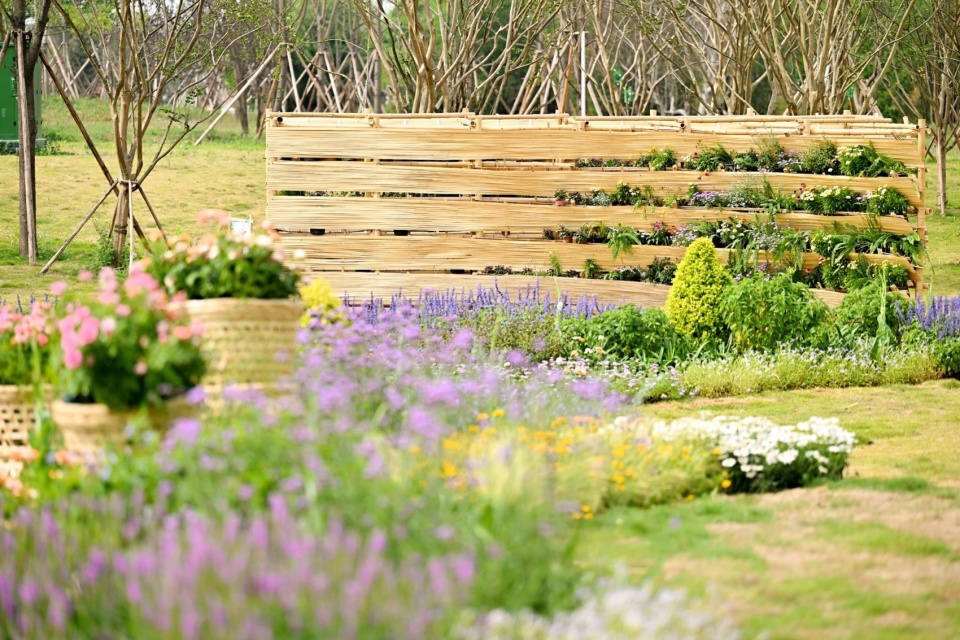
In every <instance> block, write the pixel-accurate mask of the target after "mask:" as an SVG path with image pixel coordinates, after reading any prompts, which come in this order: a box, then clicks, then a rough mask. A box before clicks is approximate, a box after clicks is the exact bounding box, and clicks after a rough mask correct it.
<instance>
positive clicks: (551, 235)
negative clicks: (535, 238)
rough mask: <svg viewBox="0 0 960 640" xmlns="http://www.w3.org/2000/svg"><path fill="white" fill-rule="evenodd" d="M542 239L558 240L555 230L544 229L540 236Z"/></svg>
mask: <svg viewBox="0 0 960 640" xmlns="http://www.w3.org/2000/svg"><path fill="white" fill-rule="evenodd" d="M540 238H542V239H543V240H556V239H557V232H556V231H554V230H553V229H544V230H543V233H541V234H540Z"/></svg>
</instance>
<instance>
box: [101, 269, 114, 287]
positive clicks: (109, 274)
mask: <svg viewBox="0 0 960 640" xmlns="http://www.w3.org/2000/svg"><path fill="white" fill-rule="evenodd" d="M100 288H101V289H102V290H104V291H116V289H117V272H116V271H114V270H113V269H111V268H110V267H104V268H103V269H101V270H100Z"/></svg>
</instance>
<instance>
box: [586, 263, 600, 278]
mask: <svg viewBox="0 0 960 640" xmlns="http://www.w3.org/2000/svg"><path fill="white" fill-rule="evenodd" d="M600 273H601V269H600V265H598V264H597V261H596V260H594V259H593V258H587V259H586V260H584V262H583V277H584V278H587V279H588V280H594V279H596V278H599V277H600Z"/></svg>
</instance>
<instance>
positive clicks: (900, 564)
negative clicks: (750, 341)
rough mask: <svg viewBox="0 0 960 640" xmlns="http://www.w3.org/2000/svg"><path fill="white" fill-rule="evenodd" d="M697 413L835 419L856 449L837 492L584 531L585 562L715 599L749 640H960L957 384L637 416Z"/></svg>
mask: <svg viewBox="0 0 960 640" xmlns="http://www.w3.org/2000/svg"><path fill="white" fill-rule="evenodd" d="M698 411H708V412H711V413H713V414H727V415H738V416H747V415H761V416H769V417H770V418H771V419H773V420H775V421H778V422H781V423H795V422H797V421H799V420H803V419H805V418H807V417H809V416H812V415H819V416H837V417H839V418H840V420H841V424H842V425H843V426H844V427H846V428H848V429H851V430H853V431H854V432H855V433H856V434H857V437H858V439H859V440H860V443H861V444H860V445H859V446H858V447H857V448H856V449H855V451H854V455H853V458H852V464H851V467H850V469H849V472H848V474H847V478H845V479H844V480H843V481H840V482H835V483H830V484H827V485H824V486H821V487H817V488H814V489H800V490H794V491H787V492H783V493H779V494H768V495H760V496H736V497H727V496H717V497H709V498H705V499H698V500H695V501H693V502H690V503H685V504H679V505H668V506H663V507H657V508H654V509H650V510H638V509H619V510H615V511H612V512H610V513H607V514H605V515H603V516H602V517H600V518H598V519H597V520H595V521H594V522H592V523H590V524H588V525H586V527H587V529H586V532H585V533H586V537H585V540H584V545H583V547H582V553H581V561H582V562H584V563H587V564H588V565H596V566H608V565H609V564H611V563H623V564H625V566H626V567H627V568H628V570H629V571H630V573H631V574H633V575H634V576H635V577H637V578H651V579H654V580H655V581H657V582H663V583H669V584H675V585H680V586H684V587H687V588H688V589H690V590H691V591H692V592H694V593H698V594H709V593H711V592H715V593H716V594H717V596H718V598H719V601H720V602H723V603H724V605H723V606H725V607H727V608H729V609H730V610H732V612H733V613H734V614H735V615H736V616H737V617H738V618H739V619H740V621H741V622H742V624H743V625H744V627H745V629H746V630H747V637H755V636H756V635H758V634H760V633H761V632H767V633H769V634H770V635H769V636H768V637H770V638H810V639H814V638H817V639H821V638H823V639H834V638H836V639H840V638H851V639H852V638H891V639H892V638H902V639H908V638H909V639H919V638H930V639H935V638H957V637H960V497H958V496H960V481H958V479H960V456H958V455H957V452H958V451H960V429H958V425H960V383H958V382H957V381H955V380H942V381H937V382H933V383H927V384H923V385H920V386H917V387H907V386H894V387H886V388H871V389H860V388H855V389H839V390H832V389H831V390H805V391H794V392H786V393H774V394H763V395H760V396H754V397H750V398H736V399H723V400H693V401H690V402H683V403H669V404H658V405H654V406H651V407H649V408H648V409H646V410H645V413H646V416H647V417H648V418H649V419H651V420H653V419H661V418H662V419H668V418H674V417H679V416H683V415H690V414H691V413H695V412H698ZM718 606H720V605H718Z"/></svg>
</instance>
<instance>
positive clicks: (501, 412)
mask: <svg viewBox="0 0 960 640" xmlns="http://www.w3.org/2000/svg"><path fill="white" fill-rule="evenodd" d="M506 413H507V412H506V411H504V410H503V409H494V410H493V417H494V418H502V417H503V416H505V415H506Z"/></svg>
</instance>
